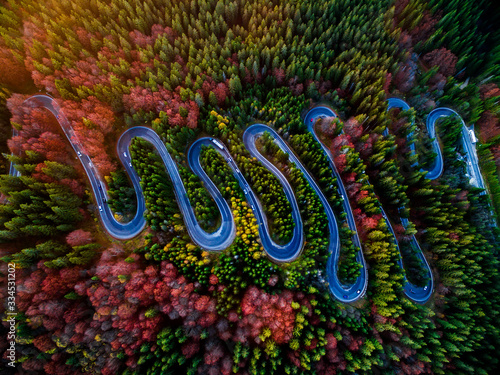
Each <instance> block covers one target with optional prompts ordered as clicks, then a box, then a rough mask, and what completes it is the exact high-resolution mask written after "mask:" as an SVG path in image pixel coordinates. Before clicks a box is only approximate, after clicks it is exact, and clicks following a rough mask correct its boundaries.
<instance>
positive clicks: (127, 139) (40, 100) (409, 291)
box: [10, 95, 484, 303]
mask: <svg viewBox="0 0 500 375" xmlns="http://www.w3.org/2000/svg"><path fill="white" fill-rule="evenodd" d="M25 105H28V106H31V107H32V108H37V107H43V108H46V109H48V110H49V111H50V112H51V113H52V114H53V115H54V116H55V117H56V119H57V120H58V122H59V124H60V126H61V128H62V130H63V131H64V134H65V135H66V137H67V138H68V140H69V142H70V144H71V146H72V147H73V149H74V151H75V153H76V154H77V156H78V158H79V160H80V162H81V163H82V166H83V168H84V170H85V173H86V174H87V176H88V178H89V180H90V183H91V186H92V190H93V193H94V196H95V199H96V202H97V206H98V208H99V214H100V217H101V220H102V223H103V225H104V227H105V228H106V230H107V231H108V233H109V234H110V235H111V236H113V237H115V238H117V239H120V240H126V239H130V238H133V237H135V236H137V235H138V234H139V233H140V232H141V231H142V230H143V229H144V227H145V225H146V221H145V219H144V211H145V209H146V204H145V200H144V195H143V193H142V189H141V186H140V178H139V176H138V175H137V173H136V171H135V169H134V168H133V166H132V163H131V158H130V144H131V142H132V139H133V138H135V137H139V138H142V139H145V140H146V141H148V142H150V143H151V144H152V145H153V146H154V147H155V148H156V150H157V151H158V153H159V155H160V157H161V158H162V161H163V163H164V164H165V167H166V169H167V172H168V174H169V176H170V178H171V179H172V183H173V187H174V193H175V196H176V200H177V202H178V204H179V208H180V210H181V212H182V214H183V217H184V221H185V224H186V228H187V230H188V233H189V235H190V237H191V239H192V240H193V242H194V243H196V244H197V245H198V246H200V247H201V248H203V249H205V250H209V251H220V250H224V249H226V248H227V247H229V246H230V245H231V243H232V242H233V241H234V239H235V236H236V226H235V223H234V218H233V215H232V211H231V209H230V207H229V205H228V203H227V202H226V201H225V200H224V198H223V197H222V195H221V194H220V192H219V190H218V189H217V187H216V186H215V184H214V183H213V182H212V181H211V180H210V178H209V177H208V175H207V174H206V173H205V171H204V170H203V168H202V167H201V164H200V153H201V150H202V146H211V147H213V148H214V149H215V150H216V151H217V152H219V154H220V155H222V157H223V158H224V159H225V161H226V162H227V163H228V165H229V166H230V168H231V170H232V172H233V175H234V177H235V178H236V180H237V181H238V183H239V185H240V187H241V188H242V190H243V192H244V194H245V197H246V199H247V201H248V202H249V204H250V206H251V208H252V210H253V212H254V214H255V217H256V220H257V224H258V228H259V235H260V239H261V242H262V245H263V247H264V249H265V251H266V253H267V254H268V256H269V257H270V258H271V259H273V260H274V261H275V262H290V261H293V260H294V259H296V258H297V257H298V256H299V255H300V252H301V250H302V248H303V245H304V234H303V226H302V219H301V217H300V213H299V212H300V211H299V208H298V204H297V201H296V198H295V195H294V192H293V189H292V188H291V186H290V184H289V183H288V181H287V179H286V178H285V177H284V176H283V175H282V173H281V172H280V171H279V170H278V169H277V168H276V167H275V166H274V165H272V164H271V163H270V162H269V161H268V160H267V159H266V158H265V157H264V156H263V155H261V154H260V153H259V151H258V150H257V148H256V143H255V141H256V139H257V138H258V137H259V136H260V135H262V134H263V133H264V132H269V133H270V134H271V136H272V137H273V138H274V142H275V143H276V144H277V145H278V146H279V147H280V148H281V150H282V151H284V152H286V153H287V154H288V156H289V160H290V161H291V162H293V163H295V165H296V167H297V168H298V169H300V170H301V171H302V173H303V174H304V177H305V178H306V180H307V181H308V182H309V184H310V186H311V187H312V189H313V190H314V191H315V192H316V194H317V195H318V197H319V199H320V201H321V203H322V204H323V207H324V209H325V213H326V216H327V218H328V228H329V230H330V238H329V247H328V250H329V253H330V257H329V259H328V263H327V274H328V275H327V277H328V282H329V289H330V292H331V293H332V295H333V296H334V297H335V298H336V299H338V300H339V301H340V302H344V303H348V302H353V301H355V300H357V299H359V298H361V297H362V296H363V295H364V294H365V292H366V289H367V283H368V272H367V267H366V262H365V259H364V257H363V253H362V250H361V242H360V240H359V237H358V234H357V230H356V224H355V221H354V217H353V214H352V210H351V207H350V204H349V200H348V196H347V193H346V190H345V187H344V185H343V183H342V180H341V178H340V176H339V174H338V171H337V169H336V167H335V164H334V163H333V156H332V154H331V153H330V150H329V149H328V148H327V147H325V146H324V145H323V144H322V143H321V142H320V141H319V139H318V137H317V135H316V133H315V130H314V123H315V119H317V118H318V117H321V116H329V117H330V116H331V117H337V115H336V114H335V112H334V111H333V110H331V109H330V108H328V107H324V106H319V107H315V108H313V109H311V110H310V111H309V112H308V113H307V114H306V116H305V119H304V121H305V122H306V125H307V127H308V129H309V131H310V132H311V134H312V135H313V137H314V138H315V139H316V141H318V142H319V144H320V145H321V147H322V149H323V152H324V153H325V155H326V156H327V158H328V160H329V163H330V166H331V168H332V171H333V174H334V177H335V178H336V179H337V181H338V185H339V188H340V194H341V196H342V199H343V205H344V210H345V212H346V214H347V222H348V225H349V228H350V229H351V230H352V231H354V233H355V234H354V235H353V243H354V244H355V245H356V246H357V247H358V248H359V251H358V252H357V254H356V260H357V262H359V263H360V264H361V265H362V269H361V273H360V276H359V277H358V278H357V279H356V281H355V282H354V284H352V285H342V284H341V282H340V280H339V279H338V275H337V270H338V262H339V256H340V239H339V233H338V226H337V221H336V218H335V215H334V213H333V211H332V209H331V207H330V205H329V204H328V201H327V199H326V197H325V196H324V194H323V193H322V191H321V189H320V188H319V187H318V185H317V184H316V182H315V180H314V179H313V178H312V176H311V175H310V174H309V172H308V171H307V169H306V168H304V166H303V165H302V164H301V162H300V160H299V159H298V158H297V157H296V155H295V154H294V153H293V151H292V150H291V149H290V148H289V146H288V145H287V144H286V143H285V142H284V141H283V139H282V138H281V137H280V136H279V135H278V134H277V133H276V132H275V131H274V130H273V129H272V128H270V127H269V126H267V125H264V124H254V125H251V126H249V127H248V128H247V129H246V131H245V132H244V134H243V142H244V144H245V147H246V148H247V149H248V151H249V152H250V154H251V155H252V156H254V157H255V158H257V159H258V160H259V161H260V162H261V163H262V164H263V165H264V166H265V167H266V168H267V169H268V170H269V171H271V173H273V174H274V175H275V176H276V177H277V178H278V180H279V181H280V183H281V185H282V187H283V191H284V193H285V195H286V197H287V198H288V200H289V202H290V204H291V206H292V218H293V220H294V222H295V227H294V231H293V235H292V238H291V240H290V241H289V242H288V243H287V244H285V245H278V244H276V243H275V242H273V241H272V239H271V236H270V234H269V228H268V225H267V219H266V217H265V214H264V213H263V209H262V207H261V205H260V202H259V200H258V198H257V196H256V195H255V193H254V192H253V191H252V189H251V188H250V186H249V184H248V182H247V181H246V180H245V178H244V176H243V175H242V173H241V171H240V170H239V169H238V166H237V165H236V163H235V162H234V160H233V158H232V157H231V155H230V154H229V151H228V150H227V148H226V147H225V146H224V145H223V144H222V143H221V142H220V141H218V140H215V139H212V138H206V137H205V138H200V139H198V140H197V141H195V142H194V143H193V144H192V145H191V147H190V148H189V151H188V156H187V158H188V164H189V166H190V167H191V169H192V171H193V172H194V173H195V174H196V175H198V177H200V179H201V180H202V181H203V182H204V184H205V187H206V188H207V190H208V192H209V193H210V195H211V196H212V198H213V199H214V201H215V203H216V204H217V207H218V209H219V211H220V213H221V218H222V220H221V225H220V226H219V228H218V229H217V230H216V231H215V232H213V233H208V232H206V231H204V230H203V229H202V228H201V227H200V225H199V223H198V221H197V220H196V217H195V214H194V210H193V208H192V205H191V204H190V202H189V198H188V196H187V192H186V190H185V187H184V184H183V182H182V179H181V177H180V175H179V172H178V170H177V167H176V164H175V162H174V160H173V159H172V157H171V156H170V154H169V153H168V150H167V149H166V147H165V145H164V143H163V141H162V140H161V139H160V137H159V136H158V134H157V133H156V132H154V131H153V130H152V129H150V128H148V127H144V126H137V127H133V128H130V129H128V130H127V131H125V132H124V133H123V134H122V135H121V137H120V139H119V140H118V143H117V146H116V148H117V153H118V156H119V158H120V161H121V162H122V164H123V166H124V167H125V170H126V172H127V173H128V175H129V176H130V179H131V181H132V184H133V187H134V189H135V192H136V198H137V212H136V214H135V216H134V218H133V219H132V220H131V221H129V222H127V223H120V222H118V221H117V220H116V219H115V218H114V215H113V213H112V212H111V210H110V209H109V207H108V205H107V204H106V202H107V191H106V187H105V184H104V182H103V181H102V180H101V178H100V176H99V173H98V172H97V170H96V169H95V167H94V165H93V164H92V161H91V159H90V157H89V156H88V155H86V154H85V153H84V147H83V146H82V145H81V144H80V143H79V142H78V139H77V137H76V136H75V133H74V132H73V130H72V128H71V126H70V123H69V121H68V120H67V118H66V117H65V116H64V114H63V113H62V111H61V109H60V107H59V106H58V105H57V103H56V102H55V100H54V99H53V98H52V97H50V96H48V95H34V96H32V97H30V98H28V99H27V100H26V101H25ZM392 107H400V108H403V109H409V106H408V104H406V102H404V101H402V100H401V99H396V98H391V99H389V108H392ZM451 114H455V115H457V114H456V112H454V111H452V110H450V109H448V108H437V109H435V110H434V111H432V112H431V113H430V114H429V117H428V120H427V127H428V129H429V134H430V135H431V136H433V137H434V134H435V133H434V126H435V122H436V121H437V120H438V119H439V118H441V117H443V116H449V115H451ZM457 116H458V115H457ZM462 123H463V120H462ZM430 129H432V132H431V131H430ZM464 129H465V131H464V133H463V137H464V143H465V147H466V150H467V152H468V153H471V154H473V155H475V152H473V151H475V149H474V150H472V148H473V145H472V144H471V142H469V143H467V142H466V141H465V135H466V134H467V135H468V134H469V133H468V131H467V129H466V128H465V124H464ZM14 134H16V133H14ZM386 134H387V133H386ZM469 141H470V138H469ZM434 142H435V144H436V145H437V146H434V147H437V150H438V151H439V152H437V153H438V155H439V156H440V157H438V161H437V162H436V163H435V166H434V167H433V169H432V171H429V173H428V175H427V178H431V179H433V178H437V177H439V175H440V174H441V173H442V155H441V152H440V149H439V144H438V143H437V141H436V140H434ZM413 151H414V149H413ZM470 160H473V161H475V163H474V165H475V168H476V170H475V172H474V171H473V172H472V173H477V175H478V176H479V177H480V176H481V174H480V172H479V169H478V167H477V155H476V156H475V159H474V158H471V159H470ZM473 169H474V168H473ZM10 174H11V175H19V172H18V171H17V170H16V169H15V168H14V167H13V165H12V164H11V166H10ZM477 181H481V182H482V179H481V178H478V179H477ZM482 186H484V184H483V185H482ZM383 215H384V217H385V219H386V222H387V224H388V226H389V229H390V231H391V232H392V234H393V235H394V231H393V229H392V226H391V224H390V222H389V220H388V218H387V216H386V215H385V212H383ZM401 221H402V223H403V225H404V226H405V227H406V225H407V224H408V221H407V220H405V219H401ZM394 241H395V243H396V245H397V241H396V238H395V236H394ZM411 244H412V246H415V247H416V249H418V250H419V251H418V253H419V254H420V256H419V257H420V259H421V260H422V261H423V262H425V264H426V266H427V269H428V271H429V273H430V282H429V283H428V285H426V286H425V287H423V288H417V287H415V286H414V285H411V284H410V283H409V282H408V281H407V282H406V284H405V288H404V292H405V294H406V295H407V296H408V297H409V298H410V299H412V300H413V301H415V302H419V303H424V302H426V301H427V300H428V299H429V297H430V295H431V293H432V289H433V279H432V272H431V271H430V267H429V265H428V263H427V261H426V259H425V257H424V256H423V254H422V251H421V249H420V247H419V245H418V242H417V241H416V239H415V238H414V237H413V238H412V240H411ZM399 264H400V266H401V267H402V268H403V263H402V261H401V259H400V260H399Z"/></svg>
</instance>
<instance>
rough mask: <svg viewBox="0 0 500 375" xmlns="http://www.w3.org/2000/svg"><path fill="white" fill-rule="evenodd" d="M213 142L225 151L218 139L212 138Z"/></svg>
mask: <svg viewBox="0 0 500 375" xmlns="http://www.w3.org/2000/svg"><path fill="white" fill-rule="evenodd" d="M211 140H212V142H213V143H214V144H215V145H216V146H217V147H219V148H220V149H221V150H224V146H223V145H222V143H220V142H219V141H218V140H217V139H213V138H211Z"/></svg>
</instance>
